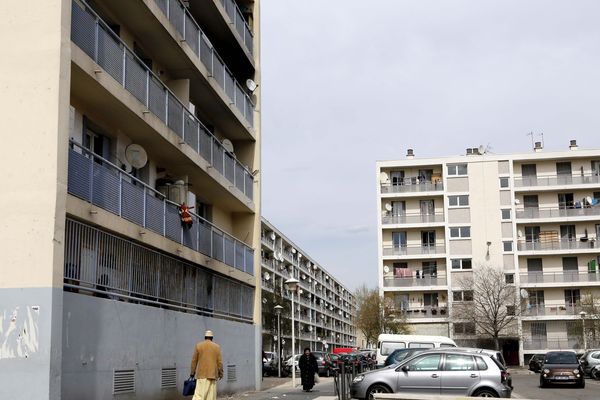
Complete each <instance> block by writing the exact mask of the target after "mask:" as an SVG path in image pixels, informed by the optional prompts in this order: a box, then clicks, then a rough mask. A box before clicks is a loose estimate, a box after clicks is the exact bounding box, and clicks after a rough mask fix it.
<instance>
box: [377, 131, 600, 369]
mask: <svg viewBox="0 0 600 400" xmlns="http://www.w3.org/2000/svg"><path fill="white" fill-rule="evenodd" d="M565 144H566V143H565ZM377 183H378V185H377V196H378V227H379V229H378V232H379V233H378V241H379V287H380V291H381V293H382V295H384V296H385V297H387V298H389V299H391V301H393V302H394V306H395V308H396V309H397V310H398V312H402V313H403V314H404V315H405V316H406V317H407V321H408V322H409V323H410V324H411V325H412V327H413V330H414V331H415V332H416V333H432V334H433V333H436V334H440V335H449V336H451V337H453V338H454V339H455V340H457V341H458V342H462V343H465V344H468V343H476V342H477V340H474V339H477V338H479V335H477V332H476V330H475V327H473V326H472V325H471V324H469V323H462V322H460V321H459V320H456V319H455V321H456V323H453V321H452V320H451V319H450V315H451V313H452V306H453V304H456V302H459V301H470V299H471V298H470V296H471V295H472V294H470V293H469V291H468V290H466V291H465V290H463V289H464V288H462V287H461V285H459V283H460V281H461V277H464V276H468V275H470V274H472V273H473V269H475V268H477V267H478V266H481V265H492V266H497V267H499V268H503V270H504V272H505V277H506V282H507V283H508V284H512V285H515V287H516V289H517V293H518V294H519V295H520V298H521V300H520V301H521V302H522V308H523V312H522V313H519V317H518V323H517V324H516V326H511V327H510V329H508V330H507V331H506V332H505V333H504V335H505V337H504V338H503V340H502V346H503V350H504V352H505V358H506V359H507V360H508V361H509V362H511V363H517V362H519V363H520V364H521V365H522V364H523V360H524V357H525V359H526V357H528V356H529V355H531V354H534V353H542V352H546V351H548V350H556V349H572V350H577V351H581V350H583V348H584V341H583V335H582V325H583V324H584V322H585V321H584V320H585V318H586V315H585V314H583V315H581V314H580V313H581V311H582V304H583V303H585V299H588V300H589V299H590V298H593V297H596V298H597V296H599V295H600V275H599V273H598V267H597V266H598V263H599V262H600V258H599V256H600V246H598V245H597V244H596V243H597V241H598V239H599V238H600V205H598V201H599V199H600V150H583V149H579V147H578V146H577V144H576V141H571V143H570V145H569V148H568V149H567V150H565V151H552V152H548V151H546V150H544V149H543V148H542V145H541V143H536V145H535V149H534V151H532V152H530V153H524V154H509V155H496V154H486V153H485V152H484V151H482V149H480V148H469V149H467V151H466V154H465V155H463V156H458V157H444V158H435V159H417V158H415V157H414V152H413V150H408V154H407V157H406V159H405V160H399V161H381V162H378V163H377ZM588 317H591V316H588ZM582 318H583V320H582ZM589 334H590V332H588V335H589ZM589 339H590V338H588V341H587V343H586V344H587V345H588V347H589V346H592V345H594V344H593V343H592V342H591V341H590V340H589ZM479 343H482V342H481V341H479ZM596 345H597V344H596Z"/></svg>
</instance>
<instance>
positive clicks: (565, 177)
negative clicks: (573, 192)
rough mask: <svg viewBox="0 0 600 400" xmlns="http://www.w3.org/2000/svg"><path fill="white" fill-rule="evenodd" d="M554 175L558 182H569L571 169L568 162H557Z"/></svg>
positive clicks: (571, 174)
mask: <svg viewBox="0 0 600 400" xmlns="http://www.w3.org/2000/svg"><path fill="white" fill-rule="evenodd" d="M556 175H557V178H558V183H559V184H564V183H571V182H572V180H573V171H572V170H571V163H570V162H557V163H556Z"/></svg>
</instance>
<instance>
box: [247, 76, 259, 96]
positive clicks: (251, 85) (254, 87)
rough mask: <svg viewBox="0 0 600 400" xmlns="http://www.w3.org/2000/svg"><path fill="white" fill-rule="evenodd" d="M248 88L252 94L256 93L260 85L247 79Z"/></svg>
mask: <svg viewBox="0 0 600 400" xmlns="http://www.w3.org/2000/svg"><path fill="white" fill-rule="evenodd" d="M246 87H247V88H248V90H249V91H250V93H254V91H255V90H256V88H257V87H258V85H257V84H256V82H254V81H253V80H252V79H246Z"/></svg>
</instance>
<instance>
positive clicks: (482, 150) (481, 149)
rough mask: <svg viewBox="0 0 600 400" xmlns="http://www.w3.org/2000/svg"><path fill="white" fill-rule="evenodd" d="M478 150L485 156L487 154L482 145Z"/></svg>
mask: <svg viewBox="0 0 600 400" xmlns="http://www.w3.org/2000/svg"><path fill="white" fill-rule="evenodd" d="M477 150H479V154H484V153H485V147H483V145H480V146H479V147H478V148H477Z"/></svg>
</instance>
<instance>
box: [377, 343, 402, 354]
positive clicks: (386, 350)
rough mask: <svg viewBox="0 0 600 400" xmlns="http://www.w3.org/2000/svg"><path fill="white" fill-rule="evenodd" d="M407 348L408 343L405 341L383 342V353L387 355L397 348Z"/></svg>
mask: <svg viewBox="0 0 600 400" xmlns="http://www.w3.org/2000/svg"><path fill="white" fill-rule="evenodd" d="M404 348H406V343H403V342H381V355H382V356H387V355H389V354H391V353H392V351H394V350H396V349H404Z"/></svg>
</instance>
